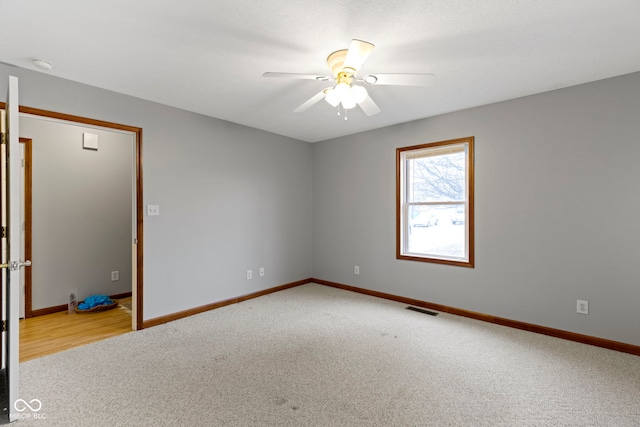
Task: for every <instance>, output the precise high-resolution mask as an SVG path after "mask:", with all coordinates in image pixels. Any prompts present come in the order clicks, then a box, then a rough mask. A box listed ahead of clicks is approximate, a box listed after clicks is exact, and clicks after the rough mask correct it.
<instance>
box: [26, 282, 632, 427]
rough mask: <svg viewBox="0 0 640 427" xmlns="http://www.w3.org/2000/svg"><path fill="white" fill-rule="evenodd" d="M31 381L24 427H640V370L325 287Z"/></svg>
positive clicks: (155, 334) (119, 340)
mask: <svg viewBox="0 0 640 427" xmlns="http://www.w3.org/2000/svg"><path fill="white" fill-rule="evenodd" d="M20 367H21V391H20V397H21V398H22V399H24V400H25V401H27V402H30V401H32V400H33V399H38V400H39V401H40V403H41V409H40V410H39V411H38V412H37V413H36V412H33V411H30V410H28V409H27V410H25V411H24V412H23V413H22V414H24V415H22V417H23V419H22V420H20V421H19V424H18V425H34V426H37V425H39V426H86V425H91V426H116V425H117V426H126V425H131V426H178V425H180V426H251V425H271V426H640V357H637V356H632V355H628V354H624V353H618V352H614V351H610V350H605V349H602V348H597V347H591V346H587V345H583V344H578V343H574V342H569V341H564V340H560V339H555V338H551V337H547V336H543V335H537V334H533V333H529V332H524V331H519V330H515V329H509V328H505V327H500V326H496V325H492V324H488V323H483V322H478V321H474V320H470V319H466V318H461V317H457V316H453V315H448V314H440V315H439V316H436V317H434V316H429V315H426V314H423V313H418V312H414V311H410V310H405V305H403V304H399V303H396V302H392V301H387V300H381V299H377V298H373V297H368V296H364V295H360V294H355V293H350V292H347V291H342V290H338V289H333V288H328V287H324V286H320V285H314V284H309V285H304V286H299V287H296V288H292V289H288V290H285V291H281V292H277V293H274V294H270V295H267V296H264V297H260V298H257V299H253V300H249V301H245V302H243V303H240V304H236V305H232V306H228V307H224V308H221V309H217V310H213V311H210V312H206V313H202V314H199V315H196V316H192V317H189V318H186V319H181V320H178V321H175V322H171V323H167V324H164V325H160V326H157V327H154V328H150V329H146V330H143V331H139V332H132V333H128V334H125V335H121V336H118V337H115V338H110V339H108V340H104V341H101V342H98V343H95V344H91V345H88V346H84V347H80V348H76V349H72V350H69V351H66V352H63V353H58V354H55V355H52V356H47V357H43V358H40V359H36V360H32V361H29V362H26V363H23V364H21V365H20ZM36 416H39V417H40V418H38V419H36V418H35V417H36ZM43 417H44V418H43Z"/></svg>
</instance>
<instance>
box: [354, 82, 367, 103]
mask: <svg viewBox="0 0 640 427" xmlns="http://www.w3.org/2000/svg"><path fill="white" fill-rule="evenodd" d="M367 96H369V94H368V93H367V89H365V88H364V87H362V86H352V87H351V97H352V98H353V99H354V100H355V101H356V103H357V104H360V103H361V102H362V101H364V100H365V99H367Z"/></svg>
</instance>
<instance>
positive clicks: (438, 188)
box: [399, 141, 469, 261]
mask: <svg viewBox="0 0 640 427" xmlns="http://www.w3.org/2000/svg"><path fill="white" fill-rule="evenodd" d="M456 142H457V143H454V144H445V143H437V144H427V145H424V146H419V147H418V148H416V149H413V150H408V149H407V150H405V151H402V152H401V153H400V158H399V161H400V165H399V167H401V169H402V171H401V178H402V188H401V191H402V195H401V207H400V210H399V213H400V214H401V218H400V223H401V227H400V229H401V233H402V239H401V241H402V245H401V246H402V248H401V252H402V255H407V256H409V257H414V256H415V257H423V258H436V259H449V260H456V261H458V260H461V261H466V260H468V254H469V252H468V231H469V228H468V224H467V222H468V215H467V206H468V200H469V197H468V196H469V195H468V192H469V185H468V182H469V180H468V173H469V171H468V163H467V156H468V144H467V143H464V142H463V143H460V142H459V141H456ZM409 148H411V147H409Z"/></svg>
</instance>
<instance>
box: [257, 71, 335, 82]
mask: <svg viewBox="0 0 640 427" xmlns="http://www.w3.org/2000/svg"><path fill="white" fill-rule="evenodd" d="M262 77H273V78H278V79H298V80H318V81H321V82H325V81H327V80H333V77H329V76H321V75H318V74H299V73H271V72H267V73H264V74H262Z"/></svg>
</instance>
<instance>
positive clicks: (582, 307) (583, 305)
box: [577, 299, 589, 314]
mask: <svg viewBox="0 0 640 427" xmlns="http://www.w3.org/2000/svg"><path fill="white" fill-rule="evenodd" d="M577 311H578V313H580V314H589V301H584V300H581V299H579V300H578V308H577Z"/></svg>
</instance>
